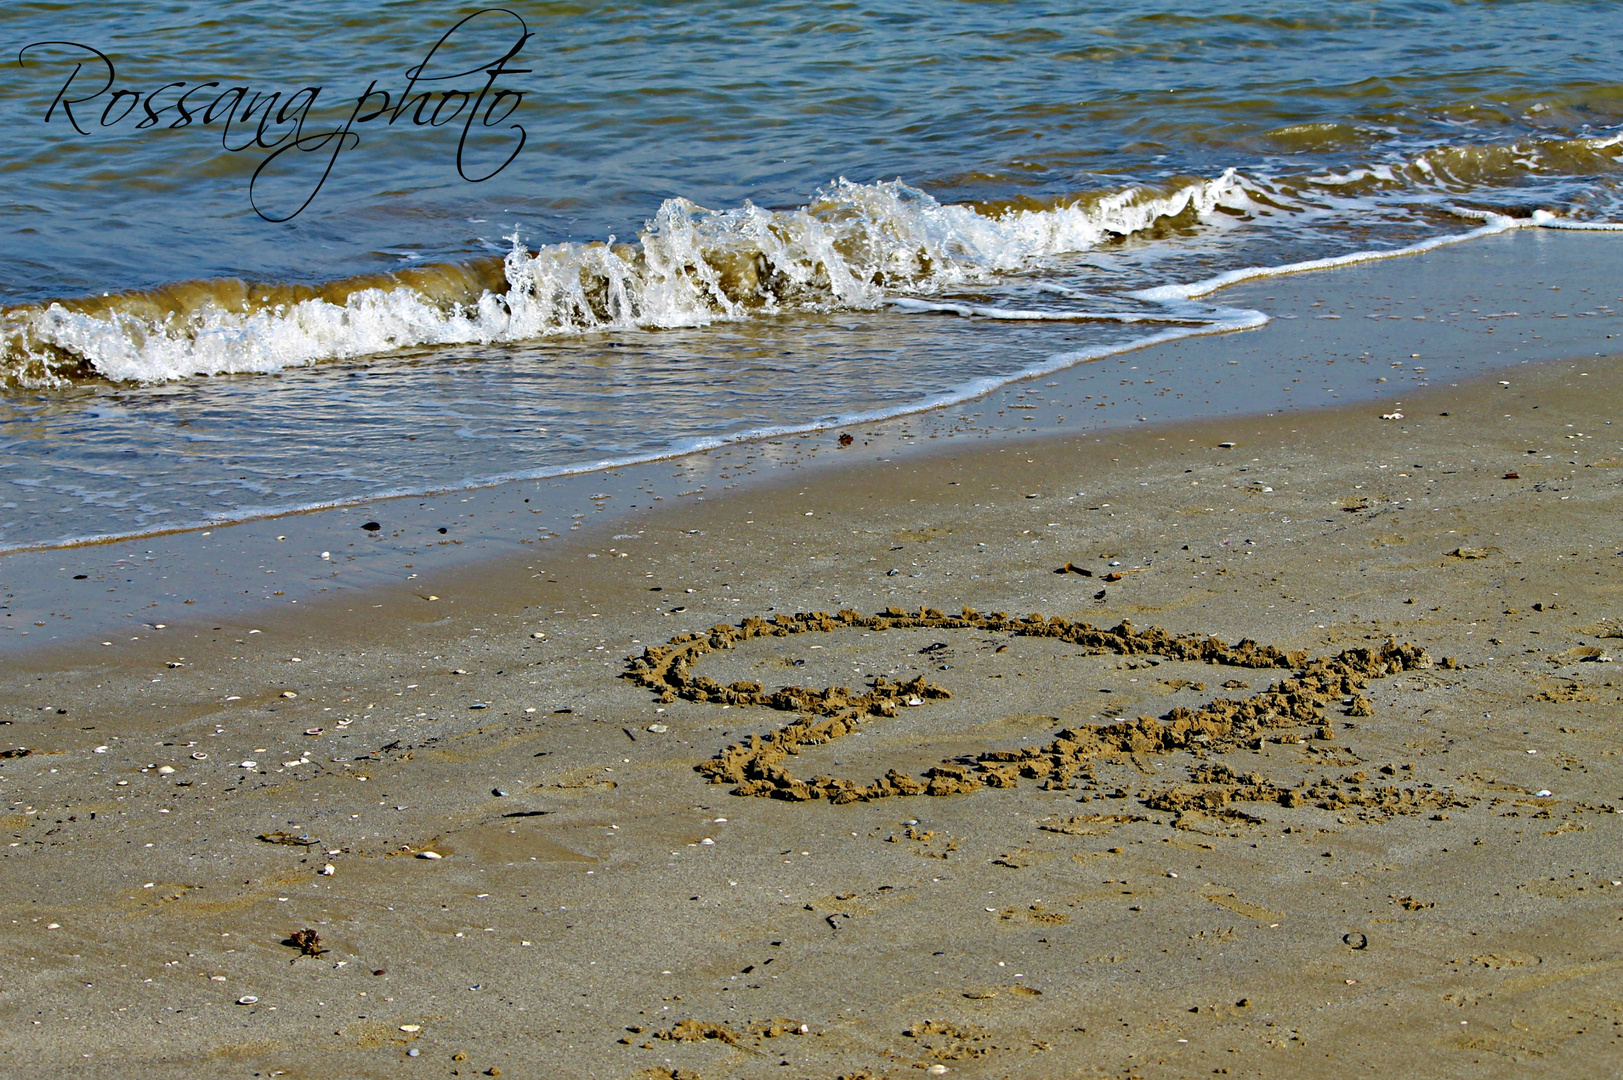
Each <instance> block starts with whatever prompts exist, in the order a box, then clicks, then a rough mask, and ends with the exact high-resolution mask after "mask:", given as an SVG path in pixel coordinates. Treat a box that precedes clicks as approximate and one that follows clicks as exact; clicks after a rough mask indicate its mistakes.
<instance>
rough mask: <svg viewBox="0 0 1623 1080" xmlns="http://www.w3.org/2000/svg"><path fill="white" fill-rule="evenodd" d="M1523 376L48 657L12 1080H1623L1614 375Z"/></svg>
mask: <svg viewBox="0 0 1623 1080" xmlns="http://www.w3.org/2000/svg"><path fill="white" fill-rule="evenodd" d="M1503 377H1504V378H1507V379H1509V380H1511V385H1508V386H1506V385H1502V384H1501V383H1499V382H1498V381H1497V380H1496V379H1493V380H1488V381H1486V382H1484V383H1478V384H1472V385H1466V386H1463V387H1460V388H1449V389H1432V390H1426V391H1421V392H1418V393H1417V392H1413V391H1410V392H1408V393H1407V396H1405V397H1404V399H1403V404H1402V405H1401V406H1394V405H1392V404H1390V403H1389V404H1386V405H1380V404H1377V405H1374V406H1371V405H1368V404H1363V405H1357V406H1349V407H1347V408H1345V409H1342V410H1339V411H1327V412H1313V413H1294V414H1287V415H1280V416H1273V417H1263V418H1252V419H1245V420H1225V421H1223V422H1220V423H1216V422H1214V423H1206V424H1199V425H1183V426H1177V427H1162V428H1157V429H1143V430H1135V431H1132V432H1127V433H1117V434H1103V435H1100V434H1093V435H1087V436H1073V437H1051V438H1047V439H1041V440H1037V439H1034V440H1032V441H1030V442H1025V443H1019V444H1002V445H1000V446H990V447H980V448H974V447H958V446H949V445H946V444H945V443H943V444H942V446H941V447H940V448H939V450H936V451H934V452H932V453H925V454H919V455H914V456H912V457H909V458H906V459H903V460H899V461H895V462H889V463H878V462H871V461H870V462H867V463H865V464H860V465H853V466H852V467H850V468H849V469H846V470H843V471H839V472H837V473H834V474H832V475H830V476H827V477H825V478H823V479H820V480H818V481H817V482H816V484H815V486H796V482H797V478H794V477H790V478H789V479H788V480H786V481H784V482H783V483H782V484H780V485H779V486H777V487H770V488H766V489H757V490H754V491H746V492H743V493H740V494H737V495H735V496H732V497H726V498H720V499H712V500H711V501H709V502H706V503H704V504H703V505H683V506H677V507H673V508H672V509H669V510H661V511H658V512H656V513H650V514H647V515H645V516H641V517H637V516H633V517H632V518H631V519H629V523H628V520H627V519H621V520H619V521H617V522H616V523H615V524H614V525H613V527H612V530H613V531H612V532H611V530H600V531H599V532H597V533H594V532H593V531H592V530H590V529H587V530H583V531H582V532H580V533H578V534H576V535H574V536H572V537H569V538H567V539H564V540H559V541H556V544H557V545H558V546H555V547H551V548H549V549H545V550H543V549H541V548H539V547H537V548H536V549H534V550H532V551H531V552H529V553H528V558H525V559H518V560H509V561H507V562H502V563H496V564H486V565H482V566H480V567H477V568H475V569H471V570H465V571H459V572H457V573H454V574H453V573H442V574H438V575H432V576H431V575H424V577H423V578H422V579H420V580H418V581H414V582H411V586H413V589H412V590H411V591H405V590H404V589H396V590H393V591H390V590H380V591H378V592H376V593H375V594H365V598H364V602H363V601H362V600H361V599H359V596H360V595H362V594H353V593H352V594H349V595H348V596H347V597H346V598H344V599H341V600H338V601H333V602H329V603H327V604H325V605H318V604H311V605H308V606H307V608H306V610H303V611H298V612H294V613H286V614H277V615H276V616H274V618H273V617H270V616H265V617H262V618H261V619H260V620H259V621H255V622H252V623H243V622H217V623H210V624H205V625H199V626H181V625H178V624H177V625H171V626H169V627H168V628H167V629H166V630H165V631H164V633H163V634H162V635H159V636H158V637H157V638H156V639H154V638H152V637H148V638H147V639H146V640H143V641H140V642H130V643H122V644H119V645H118V646H116V647H114V646H109V647H101V646H98V645H95V644H90V645H88V646H87V647H85V648H81V649H78V650H61V651H57V652H52V653H39V654H35V655H33V656H32V657H30V658H27V659H25V660H24V661H22V662H20V663H12V664H10V665H8V667H7V669H6V671H5V673H4V675H3V676H0V705H3V710H4V711H3V719H4V720H5V721H6V723H7V725H8V726H5V727H0V750H11V749H12V748H18V749H22V748H26V750H27V751H28V752H27V754H26V755H18V756H11V757H8V758H5V759H3V760H0V811H3V816H0V825H3V829H0V873H3V875H4V882H5V888H4V890H3V897H0V904H3V907H0V950H3V954H0V955H3V957H4V969H3V970H4V971H5V975H4V977H3V979H0V1072H3V1073H6V1074H9V1075H28V1076H37V1077H47V1076H70V1075H71V1076H76V1077H89V1076H97V1077H99V1076H107V1077H115V1076H116V1077H129V1076H143V1077H147V1076H150V1077H165V1076H182V1075H186V1076H191V1075H199V1074H201V1075H207V1076H287V1077H332V1076H346V1077H348V1076H357V1077H359V1076H368V1077H370V1076H376V1077H400V1076H424V1077H428V1076H450V1075H461V1076H472V1075H484V1074H486V1073H487V1072H488V1073H489V1074H490V1075H501V1076H506V1077H532V1076H533V1077H583V1076H589V1077H615V1078H618V1077H666V1078H669V1077H703V1078H715V1077H731V1076H741V1077H749V1076H772V1077H816V1078H825V1077H827V1078H831V1077H836V1076H845V1077H911V1076H918V1075H935V1074H939V1073H941V1072H942V1071H943V1070H946V1071H947V1072H948V1073H949V1074H950V1075H954V1076H964V1077H1058V1076H1093V1075H1100V1076H1143V1077H1183V1076H1197V1075H1214V1074H1215V1075H1224V1074H1227V1075H1234V1076H1280V1077H1316V1076H1336V1077H1346V1076H1365V1075H1376V1074H1380V1075H1398V1076H1504V1075H1509V1074H1512V1073H1514V1074H1515V1075H1518V1076H1530V1077H1537V1076H1550V1077H1571V1076H1606V1075H1616V1074H1617V1073H1618V1065H1617V1062H1618V1061H1619V1060H1620V1059H1623V1057H1620V1054H1623V1026H1620V1025H1623V922H1620V916H1623V905H1620V900H1623V886H1620V885H1618V884H1616V882H1618V881H1623V854H1620V852H1623V848H1620V846H1619V840H1620V838H1623V816H1620V813H1619V809H1620V808H1623V763H1620V761H1619V757H1618V755H1619V745H1620V744H1619V741H1618V726H1617V725H1618V714H1619V702H1620V701H1623V688H1620V685H1619V684H1620V683H1623V671H1620V669H1619V666H1618V665H1617V664H1614V663H1611V662H1608V660H1609V657H1611V656H1615V655H1618V653H1619V652H1620V650H1623V640H1619V635H1620V634H1623V630H1620V629H1619V623H1618V617H1619V616H1620V615H1623V607H1620V605H1619V602H1618V601H1619V587H1620V584H1623V551H1620V548H1623V536H1620V533H1619V530H1618V528H1617V524H1616V523H1617V522H1618V521H1619V520H1623V514H1620V511H1623V498H1620V496H1623V489H1620V483H1623V429H1620V428H1619V427H1618V426H1617V425H1616V424H1612V423H1610V422H1611V421H1613V420H1618V419H1619V410H1618V408H1617V405H1618V403H1619V402H1620V401H1623V362H1620V361H1619V360H1616V359H1595V360H1589V361H1584V362H1583V363H1582V364H1577V365H1575V364H1571V363H1562V364H1552V365H1546V366H1543V367H1539V368H1529V367H1522V368H1518V369H1517V370H1516V371H1515V372H1514V374H1511V375H1507V376H1503ZM1396 411H1401V412H1402V413H1403V416H1402V418H1401V419H1385V420H1383V419H1381V416H1382V414H1383V413H1386V414H1389V415H1390V414H1392V413H1394V412H1396ZM859 434H860V432H859ZM835 435H836V433H833V432H831V433H829V435H828V436H827V438H828V439H829V440H833V439H834V437H835ZM1226 443H1233V444H1234V445H1232V446H1226V445H1223V444H1226ZM1507 474H1513V475H1510V476H1508V478H1507ZM1067 564H1070V565H1071V566H1072V567H1073V569H1072V570H1070V571H1067V572H1064V573H1056V572H1055V571H1056V570H1058V569H1062V568H1064V567H1065V566H1066V565H1067ZM1118 574H1119V575H1121V576H1120V577H1114V576H1113V575H1118ZM964 606H968V607H971V608H973V609H975V610H976V611H977V612H979V613H981V615H979V616H977V617H975V618H973V619H966V618H965V617H963V616H962V615H960V611H961V609H962V608H963V607H964ZM925 608H929V609H938V610H939V611H941V612H944V613H945V614H944V615H943V616H941V617H940V618H937V617H936V616H934V615H929V614H928V613H927V615H926V617H925V618H923V619H922V620H921V619H919V618H917V616H918V615H919V613H920V611H921V609H925ZM886 609H891V610H892V611H893V614H892V615H890V616H886V617H885V618H884V619H881V620H875V619H873V618H867V617H869V616H874V615H875V614H876V613H881V612H884V611H885V610H886ZM842 610H848V611H853V612H856V613H860V615H861V616H864V617H865V618H861V619H858V618H856V617H848V618H847V619H846V620H845V621H843V622H842V621H840V620H839V619H836V618H829V619H821V618H819V619H814V620H795V619H794V618H793V616H795V615H796V613H802V612H825V613H828V614H829V615H830V616H833V615H835V614H836V613H838V612H840V611H842ZM903 612H905V613H908V614H907V617H901V616H900V615H899V614H897V613H903ZM994 612H1003V613H1008V618H1006V619H1002V620H999V619H996V618H989V617H986V616H988V615H989V614H990V613H994ZM1030 613H1041V615H1042V616H1044V618H1045V621H1044V622H1043V623H1042V624H1041V626H1040V628H1039V626H1038V624H1037V623H1035V622H1034V621H1031V620H1029V619H1028V618H1027V616H1028V615H1029V614H1030ZM953 616H956V617H957V618H956V620H954V619H953V618H952V617H953ZM752 617H753V618H762V619H766V620H776V621H775V622H768V623H757V624H751V627H752V629H751V630H750V631H749V633H748V634H747V635H735V634H730V633H729V634H709V633H704V632H707V631H710V630H711V628H713V627H715V626H718V625H721V624H726V625H730V626H734V627H736V626H739V625H741V624H743V623H744V622H745V620H747V619H750V618H752ZM1055 618H1057V619H1060V620H1064V621H1063V622H1056V621H1053V620H1054V619H1055ZM1124 620H1127V621H1130V624H1131V626H1132V627H1133V628H1134V630H1133V632H1131V633H1129V632H1128V631H1127V630H1125V629H1124V630H1121V631H1119V632H1116V633H1114V634H1112V633H1104V632H1100V631H1108V630H1110V629H1111V628H1114V627H1117V626H1118V625H1119V624H1122V623H1123V621H1124ZM1083 623H1086V624H1090V625H1089V626H1088V627H1083V626H1082V624H1083ZM1094 628H1097V630H1096V629H1094ZM1151 628H1160V629H1161V630H1164V631H1165V635H1162V636H1156V635H1154V634H1151V633H1147V631H1149V630H1150V629H1151ZM790 629H793V630H794V631H795V632H793V633H790V632H788V631H789V630H790ZM695 631H698V632H701V635H700V636H698V637H696V638H693V639H690V640H687V641H685V642H682V643H680V644H682V645H683V646H684V647H685V648H686V649H687V650H689V654H690V655H688V656H687V658H686V660H684V663H686V662H687V660H691V664H690V666H688V667H686V668H684V667H683V666H682V665H678V666H677V667H676V668H675V669H674V672H675V674H674V675H673V674H671V672H672V670H673V669H669V668H667V667H666V666H665V662H666V661H668V660H669V659H670V656H669V655H668V654H665V653H663V652H660V651H658V650H659V647H661V646H663V645H664V644H665V643H666V642H668V641H669V640H671V639H673V638H676V637H678V636H680V635H685V634H690V633H693V632H695ZM1208 636H1211V637H1214V638H1216V639H1220V641H1221V642H1222V643H1227V644H1228V645H1231V646H1232V645H1235V644H1236V643H1239V642H1241V641H1242V639H1250V640H1251V641H1252V642H1253V643H1254V644H1253V645H1252V646H1241V647H1240V648H1238V649H1219V648H1217V647H1215V645H1214V644H1213V643H1212V642H1210V641H1208ZM1389 642H1392V643H1394V644H1395V645H1399V646H1412V647H1413V648H1409V649H1402V648H1394V647H1391V646H1389V645H1388V643H1389ZM712 645H713V646H715V647H714V648H712V647H711V646H712ZM650 647H652V648H654V649H655V650H656V651H655V652H653V653H652V654H650V660H649V662H645V663H644V664H642V665H641V667H640V674H639V673H638V671H633V670H632V669H631V667H628V658H632V657H640V656H643V655H644V650H645V649H648V648H650ZM1348 650H1353V652H1350V653H1349V652H1348ZM628 672H629V673H631V674H633V675H637V676H638V677H637V678H624V677H622V676H624V675H626V674H627V673H628ZM918 679H922V680H924V682H911V680H918ZM703 680H714V681H713V682H709V681H703ZM879 680H882V681H879ZM899 683H906V684H907V685H905V686H902V687H901V688H900V689H898V688H897V684H899ZM752 684H760V685H761V687H762V690H761V691H760V692H756V691H755V690H754V689H753V688H752ZM784 686H795V687H805V688H810V689H812V690H822V689H823V688H827V687H846V688H848V689H849V691H850V693H849V694H847V695H845V697H844V699H843V704H842V699H841V697H840V695H838V694H836V695H834V696H833V698H832V700H830V698H828V697H813V696H810V695H808V694H798V695H797V694H794V693H786V694H779V695H776V696H775V695H774V694H773V693H772V692H773V691H776V690H778V688H779V687H784ZM729 687H731V689H728V688H729ZM933 688H939V690H940V691H942V692H944V693H945V694H946V695H950V696H942V695H941V694H939V693H938V692H937V691H936V690H935V689H933ZM864 695H866V696H865V697H864ZM700 699H709V700H700ZM914 701H917V702H919V704H912V702H914ZM1214 702H1216V704H1213V703H1214ZM785 708H786V709H787V711H785ZM803 709H810V710H811V711H812V712H813V713H814V714H816V715H815V716H814V717H813V720H812V721H810V722H809V724H808V725H803V726H802V727H801V728H799V729H796V730H798V731H799V732H800V733H801V735H802V736H803V737H802V738H801V739H800V740H799V741H798V742H797V743H796V745H794V746H793V750H794V751H795V752H793V753H776V754H774V753H757V752H752V751H748V750H747V749H746V750H744V751H739V752H735V753H734V755H733V757H732V758H731V759H729V760H727V761H723V762H722V763H721V764H720V765H718V766H714V767H711V768H710V772H711V773H712V774H716V775H713V777H707V775H706V773H704V772H701V771H699V769H700V768H703V767H706V765H707V763H709V762H711V761H712V759H713V758H714V757H715V756H716V755H718V754H721V753H723V752H724V751H725V750H726V748H727V747H729V746H745V747H747V746H748V745H749V737H750V736H751V735H761V736H770V734H771V733H772V732H775V731H778V730H779V729H780V728H783V727H784V726H785V725H789V724H792V723H794V722H795V721H796V718H797V717H798V716H801V715H802V711H801V710H803ZM889 714H893V715H889ZM1141 717H1149V718H1151V719H1149V720H1140V719H1139V718H1141ZM830 718H832V719H835V720H838V721H839V729H833V728H830V727H828V726H825V727H824V728H822V729H821V730H820V731H813V732H808V727H809V725H810V724H816V723H826V721H828V720H829V719H830ZM1119 720H1124V721H1125V722H1124V723H1122V722H1118V721H1119ZM1113 724H1114V726H1112V725H1113ZM846 728H851V729H854V730H850V731H848V732H844V733H843V734H842V731H844V729H846ZM1062 731H1067V732H1069V734H1066V735H1064V736H1061V735H1060V733H1061V732H1062ZM831 735H839V737H838V738H832V739H830V738H829V736H831ZM761 745H763V746H765V747H766V749H767V750H770V749H771V744H770V743H769V742H768V743H763V744H761ZM1028 748H1037V749H1036V750H1030V749H1028ZM1045 748H1046V749H1045ZM1038 751H1041V752H1038ZM986 755H992V756H991V757H987V756H986ZM246 762H254V763H255V764H254V765H253V766H245V764H244V763H246ZM783 769H787V770H788V772H789V773H790V774H792V777H791V778H785V777H784V775H783V774H782V773H781V772H779V771H777V770H783ZM932 769H935V770H937V771H936V773H935V776H934V778H933V780H932V777H931V776H930V775H929V773H930V770H932ZM892 770H894V778H893V779H892V780H891V781H888V782H887V783H885V784H879V785H874V781H875V780H876V778H879V777H883V776H886V775H887V774H889V773H891V772H892ZM728 776H732V777H740V776H742V777H743V778H744V783H743V784H742V787H741V786H740V784H739V783H736V782H733V781H731V780H727V777H728ZM818 777H828V778H832V779H831V780H817V779H816V778H818ZM711 778H714V779H718V780H723V781H725V782H721V783H709V782H707V780H708V779H711ZM807 781H810V783H807ZM797 784H798V786H797ZM926 786H929V787H930V788H931V789H933V790H936V791H940V792H945V793H944V794H940V795H930V794H920V795H913V796H908V795H905V794H902V793H901V792H903V791H905V790H910V789H911V788H913V787H926ZM737 790H744V791H753V792H756V793H757V794H759V795H771V794H776V795H779V796H790V797H789V798H783V797H778V798H773V797H749V796H748V795H738V794H734V792H735V791H737ZM811 794H818V795H822V796H834V798H829V797H819V798H810V799H807V798H804V796H807V795H811ZM858 796H861V797H858ZM879 796H888V797H879ZM842 799H843V800H847V801H838V800H842ZM430 852H432V853H434V854H436V855H439V856H441V857H440V858H438V859H433V858H425V857H422V856H424V855H426V854H428V853H430ZM329 866H330V867H331V872H330V874H328V873H323V870H324V869H325V868H326V867H329ZM305 929H309V930H313V931H315V932H316V934H317V935H318V937H317V940H315V941H313V942H311V943H310V944H309V946H308V948H307V949H306V950H301V949H300V948H299V947H298V946H297V945H295V944H290V942H292V940H293V938H292V937H291V935H292V934H293V933H294V932H296V931H302V930H305ZM306 951H307V952H312V953H316V954H317V955H305V954H304V953H305V952H306Z"/></svg>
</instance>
